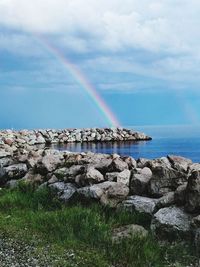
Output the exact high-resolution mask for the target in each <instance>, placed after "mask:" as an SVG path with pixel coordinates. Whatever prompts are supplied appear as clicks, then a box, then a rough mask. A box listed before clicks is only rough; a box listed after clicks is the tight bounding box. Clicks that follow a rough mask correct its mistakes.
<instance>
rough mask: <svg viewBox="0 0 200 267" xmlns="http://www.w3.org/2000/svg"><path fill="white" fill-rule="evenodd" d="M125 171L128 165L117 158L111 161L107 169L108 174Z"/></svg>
mask: <svg viewBox="0 0 200 267" xmlns="http://www.w3.org/2000/svg"><path fill="white" fill-rule="evenodd" d="M125 169H128V164H127V162H125V161H123V160H122V159H121V158H119V157H117V158H115V159H113V160H112V162H111V164H110V166H109V167H108V171H109V172H121V171H124V170H125Z"/></svg>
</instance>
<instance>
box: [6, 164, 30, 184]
mask: <svg viewBox="0 0 200 267" xmlns="http://www.w3.org/2000/svg"><path fill="white" fill-rule="evenodd" d="M4 170H5V174H4V176H5V177H6V179H7V180H11V179H20V178H22V177H23V176H24V175H25V174H26V173H27V171H28V169H27V166H26V164H24V163H20V164H13V165H10V166H8V167H5V168H4Z"/></svg>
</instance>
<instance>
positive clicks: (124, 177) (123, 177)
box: [117, 169, 131, 186]
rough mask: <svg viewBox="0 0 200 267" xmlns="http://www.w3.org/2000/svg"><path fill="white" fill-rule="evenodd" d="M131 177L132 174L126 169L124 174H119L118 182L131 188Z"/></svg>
mask: <svg viewBox="0 0 200 267" xmlns="http://www.w3.org/2000/svg"><path fill="white" fill-rule="evenodd" d="M130 176H131V172H130V171H129V170H128V169H125V170H123V171H122V172H119V173H118V175H117V182H119V183H123V184H125V185H127V186H129V182H130Z"/></svg>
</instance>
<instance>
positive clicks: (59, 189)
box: [49, 182, 65, 194]
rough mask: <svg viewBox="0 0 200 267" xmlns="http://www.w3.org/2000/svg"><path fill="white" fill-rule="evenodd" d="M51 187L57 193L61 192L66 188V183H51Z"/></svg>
mask: <svg viewBox="0 0 200 267" xmlns="http://www.w3.org/2000/svg"><path fill="white" fill-rule="evenodd" d="M49 188H51V189H52V190H53V191H55V192H56V193H58V194H60V193H63V191H64V190H65V183H64V182H56V183H53V184H50V185H49Z"/></svg>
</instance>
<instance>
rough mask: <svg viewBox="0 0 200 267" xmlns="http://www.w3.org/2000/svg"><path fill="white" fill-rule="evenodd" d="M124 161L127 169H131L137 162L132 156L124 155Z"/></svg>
mask: <svg viewBox="0 0 200 267" xmlns="http://www.w3.org/2000/svg"><path fill="white" fill-rule="evenodd" d="M124 161H125V162H126V163H127V164H128V167H129V169H133V168H136V167H137V162H136V160H135V159H134V158H132V157H126V158H124Z"/></svg>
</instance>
